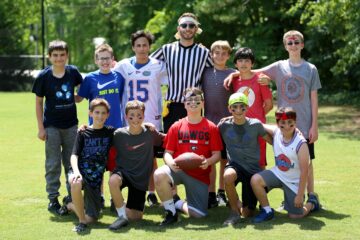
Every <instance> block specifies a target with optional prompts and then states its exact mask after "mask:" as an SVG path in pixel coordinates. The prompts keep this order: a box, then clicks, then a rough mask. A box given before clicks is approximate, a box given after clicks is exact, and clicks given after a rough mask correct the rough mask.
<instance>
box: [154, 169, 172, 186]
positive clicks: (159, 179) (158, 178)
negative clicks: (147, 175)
mask: <svg viewBox="0 0 360 240" xmlns="http://www.w3.org/2000/svg"><path fill="white" fill-rule="evenodd" d="M168 178H169V176H168V175H167V174H166V173H165V172H164V171H163V170H162V169H161V168H158V169H156V170H155V172H154V183H155V185H160V184H161V183H163V182H164V181H167V179H168Z"/></svg>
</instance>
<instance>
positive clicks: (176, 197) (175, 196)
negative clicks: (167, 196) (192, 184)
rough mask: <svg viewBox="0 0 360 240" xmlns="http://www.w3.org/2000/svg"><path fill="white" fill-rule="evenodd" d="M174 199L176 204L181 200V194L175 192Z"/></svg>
mask: <svg viewBox="0 0 360 240" xmlns="http://www.w3.org/2000/svg"><path fill="white" fill-rule="evenodd" d="M173 200H174V204H175V203H176V202H177V201H179V200H180V197H179V195H177V194H176V193H175V194H174V196H173Z"/></svg>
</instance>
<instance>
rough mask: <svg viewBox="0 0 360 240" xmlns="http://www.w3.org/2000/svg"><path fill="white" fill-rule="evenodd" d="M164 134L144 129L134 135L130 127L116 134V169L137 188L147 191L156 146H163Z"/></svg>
mask: <svg viewBox="0 0 360 240" xmlns="http://www.w3.org/2000/svg"><path fill="white" fill-rule="evenodd" d="M162 139H163V134H161V133H159V132H158V131H150V130H149V129H147V128H145V127H144V128H143V131H142V133H140V134H138V135H132V134H131V133H130V132H129V128H128V127H124V128H119V129H117V130H116V131H115V133H114V138H113V144H114V147H115V148H116V150H117V156H116V169H119V170H120V171H121V173H122V174H123V175H124V177H125V178H126V179H127V180H128V181H129V182H130V183H131V184H132V185H133V186H134V187H135V188H136V189H139V190H142V191H147V189H148V185H149V179H150V175H151V172H152V170H153V159H154V150H153V147H154V146H161V144H162Z"/></svg>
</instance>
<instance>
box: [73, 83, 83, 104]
mask: <svg viewBox="0 0 360 240" xmlns="http://www.w3.org/2000/svg"><path fill="white" fill-rule="evenodd" d="M79 88H80V84H79V85H77V86H76V89H77V90H79ZM74 98H75V102H76V103H79V102H81V101H82V100H83V99H84V98H83V97H80V96H79V95H78V91H76V93H75V96H74Z"/></svg>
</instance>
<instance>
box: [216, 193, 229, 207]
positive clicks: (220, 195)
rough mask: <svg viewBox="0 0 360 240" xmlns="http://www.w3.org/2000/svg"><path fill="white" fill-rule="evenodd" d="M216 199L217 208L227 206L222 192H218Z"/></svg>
mask: <svg viewBox="0 0 360 240" xmlns="http://www.w3.org/2000/svg"><path fill="white" fill-rule="evenodd" d="M216 198H217V200H218V203H219V206H227V205H228V204H229V203H228V200H227V198H226V195H225V191H224V190H219V191H218V193H217V195H216Z"/></svg>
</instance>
